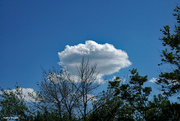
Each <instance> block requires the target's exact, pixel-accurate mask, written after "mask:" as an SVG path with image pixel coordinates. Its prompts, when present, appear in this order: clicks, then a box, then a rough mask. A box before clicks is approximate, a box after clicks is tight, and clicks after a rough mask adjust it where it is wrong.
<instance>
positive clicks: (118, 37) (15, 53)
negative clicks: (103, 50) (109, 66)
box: [0, 0, 179, 90]
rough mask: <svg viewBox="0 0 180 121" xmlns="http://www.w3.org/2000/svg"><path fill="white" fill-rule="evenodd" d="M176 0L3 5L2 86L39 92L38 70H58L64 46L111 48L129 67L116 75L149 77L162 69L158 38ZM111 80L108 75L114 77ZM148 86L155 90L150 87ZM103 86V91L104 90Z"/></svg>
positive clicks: (170, 21) (8, 0) (5, 0)
mask: <svg viewBox="0 0 180 121" xmlns="http://www.w3.org/2000/svg"><path fill="white" fill-rule="evenodd" d="M178 3H179V1H178V0H111V1H110V0H91V1H90V0H89V1H88V0H76V1H75V0H53V1H50V0H39V1H37V0H36V1H35V0H31V1H30V0H29V1H27V0H26V1H25V0H1V1H0V86H1V87H3V88H8V87H9V88H14V85H15V84H16V82H18V85H19V86H21V87H23V88H33V89H35V90H37V86H36V82H39V81H41V80H42V78H43V76H42V69H41V66H42V67H43V68H45V69H47V70H48V69H50V68H51V67H52V66H54V67H56V68H58V66H59V65H58V62H59V61H60V60H59V56H58V52H62V51H64V49H65V48H66V45H69V46H74V45H78V44H79V43H82V44H85V42H86V40H93V41H94V42H96V43H98V44H102V45H103V44H105V43H108V44H112V45H113V46H114V47H115V48H116V49H120V50H123V51H125V52H126V53H127V55H128V57H129V58H128V59H129V61H131V62H132V65H130V66H128V67H126V68H123V69H121V70H120V71H119V72H118V73H115V74H114V75H117V76H121V77H122V76H125V77H126V76H127V75H128V74H129V71H128V70H129V69H132V68H137V69H138V71H139V72H140V74H141V75H148V78H149V79H151V78H153V77H158V73H159V71H160V70H161V68H159V67H158V63H160V59H161V58H160V51H161V50H162V45H161V42H160V40H159V38H160V37H161V36H162V33H161V32H160V29H161V28H163V26H164V25H170V27H173V25H174V24H175V23H176V21H175V19H174V17H173V16H172V13H173V9H174V8H175V6H176V5H178ZM114 75H111V76H109V78H110V77H113V76H114ZM148 85H151V86H154V85H153V84H152V83H149V84H148ZM106 86H107V83H106V84H104V85H103V86H102V87H101V88H102V89H106Z"/></svg>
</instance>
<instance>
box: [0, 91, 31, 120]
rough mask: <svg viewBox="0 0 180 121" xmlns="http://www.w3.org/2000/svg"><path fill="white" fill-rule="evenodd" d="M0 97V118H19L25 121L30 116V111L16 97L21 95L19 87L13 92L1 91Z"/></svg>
mask: <svg viewBox="0 0 180 121" xmlns="http://www.w3.org/2000/svg"><path fill="white" fill-rule="evenodd" d="M1 91H2V94H1V95H0V97H1V98H0V108H1V110H0V117H19V118H21V119H26V118H27V116H28V115H30V111H29V109H28V107H27V106H26V104H25V102H24V101H23V100H21V99H20V98H19V97H18V95H19V94H21V91H22V90H20V88H19V87H16V90H15V92H13V91H10V90H9V91H7V90H3V89H2V90H1Z"/></svg>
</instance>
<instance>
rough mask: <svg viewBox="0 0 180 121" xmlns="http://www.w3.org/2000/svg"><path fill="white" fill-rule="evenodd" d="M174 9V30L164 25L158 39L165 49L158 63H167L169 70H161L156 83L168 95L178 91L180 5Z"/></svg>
mask: <svg viewBox="0 0 180 121" xmlns="http://www.w3.org/2000/svg"><path fill="white" fill-rule="evenodd" d="M174 11H175V13H174V14H173V15H174V16H175V17H176V20H177V25H175V30H174V32H173V33H170V27H169V26H168V25H167V26H164V29H162V30H161V31H162V32H163V34H164V36H163V37H162V38H161V39H160V40H162V45H163V46H164V47H165V49H164V50H162V55H161V57H162V59H161V61H162V63H161V64H159V65H162V64H165V63H167V64H169V65H170V67H171V70H168V71H167V72H161V74H160V75H159V77H160V79H159V80H158V81H157V84H160V85H162V91H164V93H165V94H167V95H170V96H171V95H172V94H178V93H179V92H180V6H177V7H176V8H175V9H174Z"/></svg>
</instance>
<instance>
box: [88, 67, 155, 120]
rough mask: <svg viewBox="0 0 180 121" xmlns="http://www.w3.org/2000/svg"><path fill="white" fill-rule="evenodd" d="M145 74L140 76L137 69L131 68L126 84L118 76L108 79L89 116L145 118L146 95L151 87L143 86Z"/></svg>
mask: <svg viewBox="0 0 180 121" xmlns="http://www.w3.org/2000/svg"><path fill="white" fill-rule="evenodd" d="M146 81H147V76H140V75H139V73H138V72H137V69H133V70H131V76H130V80H129V83H128V84H122V83H121V80H120V79H119V77H116V79H115V80H114V81H109V85H108V90H107V92H103V95H102V97H101V98H100V99H99V100H98V101H97V103H95V105H94V111H93V112H92V114H91V116H90V118H91V119H94V118H96V119H94V120H99V121H103V120H129V121H134V120H146V119H147V115H146V114H147V111H148V108H147V105H148V96H149V95H150V92H151V87H143V84H144V83H145V82H146ZM109 107H111V108H109Z"/></svg>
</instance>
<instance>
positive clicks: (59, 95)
mask: <svg viewBox="0 0 180 121" xmlns="http://www.w3.org/2000/svg"><path fill="white" fill-rule="evenodd" d="M43 72H44V73H43V74H44V80H43V81H41V82H40V83H39V84H38V85H39V89H40V95H39V97H34V98H39V99H41V100H39V102H38V105H37V106H39V108H40V109H41V110H44V109H47V110H48V111H49V112H54V111H55V112H58V115H59V117H60V120H63V117H64V116H68V120H72V118H73V117H75V115H77V114H78V113H79V114H80V115H79V117H81V118H82V119H83V120H86V119H87V116H86V115H87V113H88V111H89V110H88V107H89V106H88V105H90V104H91V102H92V100H93V99H95V97H94V96H93V95H92V93H93V91H94V90H95V89H96V88H97V87H98V86H99V84H98V83H97V82H96V78H97V74H98V73H97V72H96V65H90V63H89V60H87V61H86V60H85V59H84V58H83V59H82V61H81V63H80V65H79V66H77V73H78V77H77V78H76V80H75V79H74V78H72V75H70V73H68V72H67V71H66V69H65V68H61V69H60V71H59V72H58V71H56V70H55V69H53V70H49V72H48V73H47V72H46V71H43Z"/></svg>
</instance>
